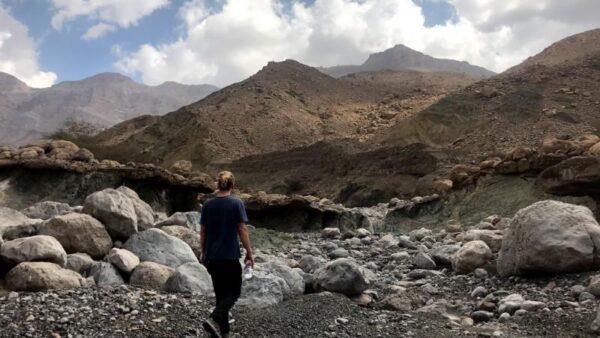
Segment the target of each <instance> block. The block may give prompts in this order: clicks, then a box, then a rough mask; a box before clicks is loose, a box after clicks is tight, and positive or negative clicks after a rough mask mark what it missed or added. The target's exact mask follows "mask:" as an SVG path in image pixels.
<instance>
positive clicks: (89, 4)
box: [51, 0, 170, 39]
mask: <svg viewBox="0 0 600 338" xmlns="http://www.w3.org/2000/svg"><path fill="white" fill-rule="evenodd" d="M51 1H52V4H53V6H54V8H55V10H56V13H55V14H54V15H53V16H52V27H54V28H55V29H57V30H60V29H62V27H63V25H64V24H65V23H66V22H68V21H72V20H75V19H77V18H80V17H86V18H88V19H91V20H93V21H96V22H98V23H97V24H96V25H94V26H93V27H91V28H90V29H89V30H88V31H87V33H85V34H84V35H83V36H82V37H83V38H84V39H94V38H98V37H101V36H103V35H104V34H106V33H108V32H111V31H114V30H116V28H117V26H118V27H122V28H127V27H130V26H132V25H136V24H137V23H138V22H139V20H140V19H142V18H143V17H145V16H147V15H150V14H152V12H154V11H155V10H157V9H159V8H162V7H165V6H167V5H168V4H169V2H170V0H51Z"/></svg>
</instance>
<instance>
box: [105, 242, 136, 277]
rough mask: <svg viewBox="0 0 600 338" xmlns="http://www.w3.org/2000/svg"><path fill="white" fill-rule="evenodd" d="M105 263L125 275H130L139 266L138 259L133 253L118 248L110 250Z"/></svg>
mask: <svg viewBox="0 0 600 338" xmlns="http://www.w3.org/2000/svg"><path fill="white" fill-rule="evenodd" d="M106 261H108V262H109V263H111V264H113V265H114V266H116V267H117V268H118V269H119V270H121V271H123V272H125V273H131V272H132V271H133V269H135V268H136V267H137V266H138V265H139V264H140V259H139V258H138V256H136V255H135V254H134V253H133V252H131V251H129V250H125V249H118V248H112V249H111V250H110V252H109V253H108V255H107V256H106Z"/></svg>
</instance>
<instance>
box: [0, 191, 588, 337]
mask: <svg viewBox="0 0 600 338" xmlns="http://www.w3.org/2000/svg"><path fill="white" fill-rule="evenodd" d="M433 198H436V197H433ZM422 199H423V198H420V199H417V200H415V202H410V203H409V202H406V201H399V200H394V201H391V202H390V203H389V204H386V205H380V206H378V207H375V208H374V209H373V210H358V209H356V210H352V211H348V210H346V209H340V210H341V213H340V214H343V213H345V212H352V213H355V212H361V213H364V215H370V214H369V212H375V213H374V214H373V215H375V216H371V220H375V221H380V222H381V221H382V220H385V219H386V218H388V215H393V213H395V212H399V211H403V210H406V209H410V208H413V207H414V206H415V205H416V204H417V203H419V202H423V201H421V200H422ZM278 201H279V200H278ZM315 203H316V202H315ZM318 203H324V202H318ZM411 203H412V204H411ZM425 203H427V202H425ZM333 207H335V210H338V209H339V208H342V207H337V206H331V207H330V208H332V209H328V210H334V209H333ZM381 208H385V210H386V211H387V213H384V215H385V216H383V217H379V218H378V217H376V216H377V215H379V214H378V213H377V211H378V210H380V209H381ZM265 210H267V209H265ZM390 210H391V211H390ZM198 217H199V213H198V212H189V213H177V214H174V215H171V216H170V217H168V218H166V216H165V215H159V214H158V213H156V212H155V211H154V210H153V209H152V207H150V205H148V204H147V203H145V202H144V201H143V200H142V199H140V198H139V196H138V195H137V194H136V193H135V191H133V190H131V189H128V188H125V187H120V188H118V189H104V190H101V191H98V192H95V193H93V194H91V195H89V196H88V197H86V198H85V201H84V203H83V205H82V206H70V205H67V204H64V203H57V202H50V201H46V202H41V203H37V204H35V205H32V206H30V207H28V208H26V209H23V210H21V211H17V210H13V209H8V208H0V233H1V234H2V237H1V238H2V241H0V258H1V263H0V285H2V288H3V289H4V290H5V291H3V292H2V293H0V327H2V328H3V329H2V331H1V332H0V336H35V337H37V336H40V337H41V336H48V335H55V336H57V335H59V336H73V337H76V336H177V337H179V336H202V335H203V332H202V330H201V329H200V328H201V322H202V320H204V319H205V318H206V316H207V315H208V313H209V312H210V309H211V304H212V294H213V291H212V285H211V282H210V277H209V276H208V273H207V272H206V269H205V268H204V267H203V266H202V265H201V264H200V263H199V262H198V259H197V252H198V249H199V238H198V237H199V235H198V231H199V226H198ZM365 217H366V216H365ZM352 219H353V218H351V219H346V221H345V223H344V224H345V225H346V226H345V228H342V229H340V228H336V227H328V228H324V229H322V230H320V231H318V232H295V233H282V232H278V231H274V230H267V229H261V228H254V227H251V228H252V230H251V237H252V238H253V240H254V242H255V246H256V248H257V250H256V261H257V265H256V267H255V273H254V277H253V278H252V279H250V280H247V281H245V282H244V284H243V288H242V296H241V298H240V300H239V302H238V304H237V305H236V308H235V309H234V317H235V320H236V321H235V325H234V327H235V328H234V330H235V332H237V333H238V334H240V335H241V336H251V337H255V336H259V337H260V336H268V337H271V336H306V337H309V336H310V337H315V336H323V337H327V336H329V337H333V336H340V337H349V336H352V337H355V336H369V337H371V336H375V337H378V336H380V337H396V336H415V337H432V336H435V337H445V336H498V337H505V336H565V337H566V336H568V337H571V336H593V335H595V334H597V333H598V332H600V331H599V328H600V319H597V318H596V311H597V297H600V274H597V273H596V272H595V271H597V270H598V269H599V268H600V266H599V262H600V257H599V256H598V255H599V254H598V253H599V252H600V251H599V250H598V246H599V245H600V225H599V224H598V222H597V221H596V219H595V218H594V214H593V213H592V212H591V211H590V209H588V208H587V207H584V206H581V205H575V204H568V203H563V202H558V201H551V200H547V201H540V202H537V203H534V204H532V205H530V206H528V207H526V208H523V209H521V210H519V211H518V212H517V213H516V214H515V215H514V217H512V218H503V217H499V216H496V215H490V216H486V217H485V218H483V219H481V221H480V222H479V223H477V224H476V225H475V226H465V225H463V224H461V222H459V221H458V220H451V221H449V222H447V223H446V224H445V226H443V227H442V228H440V227H439V226H438V227H437V228H436V229H429V228H426V227H422V228H418V229H414V230H411V231H405V230H404V228H403V227H401V226H398V227H396V228H395V229H394V228H393V224H392V223H393V222H389V225H390V226H391V228H390V227H377V226H374V224H376V223H373V222H360V223H358V224H357V227H356V228H352V227H350V226H349V225H351V224H352ZM388 219H391V218H388ZM398 219H399V221H398V222H401V219H402V218H398ZM365 225H367V226H366V227H364V226H365ZM361 226H363V227H361ZM388 229H390V230H394V231H391V232H390V231H388Z"/></svg>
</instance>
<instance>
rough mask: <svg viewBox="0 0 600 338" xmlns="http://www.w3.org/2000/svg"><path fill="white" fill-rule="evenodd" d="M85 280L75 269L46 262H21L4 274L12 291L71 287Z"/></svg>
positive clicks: (80, 285) (83, 283) (79, 285)
mask: <svg viewBox="0 0 600 338" xmlns="http://www.w3.org/2000/svg"><path fill="white" fill-rule="evenodd" d="M86 285H87V282H86V280H85V278H83V277H82V276H81V275H80V274H78V273H77V272H75V271H71V270H68V269H63V268H61V267H60V266H59V265H57V264H54V263H48V262H23V263H20V264H19V265H17V266H16V267H14V268H13V269H11V270H10V271H9V272H8V274H7V275H6V286H7V287H8V289H9V290H13V291H46V290H60V289H73V288H78V287H82V286H86Z"/></svg>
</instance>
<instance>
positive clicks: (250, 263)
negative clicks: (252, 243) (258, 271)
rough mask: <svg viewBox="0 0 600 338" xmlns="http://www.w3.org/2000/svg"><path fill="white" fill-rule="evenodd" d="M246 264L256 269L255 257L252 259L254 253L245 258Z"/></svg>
mask: <svg viewBox="0 0 600 338" xmlns="http://www.w3.org/2000/svg"><path fill="white" fill-rule="evenodd" d="M244 264H246V265H250V266H251V267H252V268H254V257H252V253H247V254H246V258H244Z"/></svg>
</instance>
